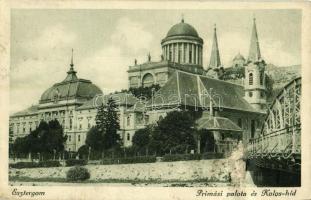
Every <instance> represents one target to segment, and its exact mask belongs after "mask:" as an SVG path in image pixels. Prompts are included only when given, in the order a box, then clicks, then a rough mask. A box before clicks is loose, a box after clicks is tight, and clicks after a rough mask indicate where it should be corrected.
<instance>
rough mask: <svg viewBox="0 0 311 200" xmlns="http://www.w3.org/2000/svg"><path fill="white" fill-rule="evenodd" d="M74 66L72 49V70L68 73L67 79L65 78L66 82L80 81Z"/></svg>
mask: <svg viewBox="0 0 311 200" xmlns="http://www.w3.org/2000/svg"><path fill="white" fill-rule="evenodd" d="M73 66H74V64H73V49H71V62H70V69H69V71H68V72H67V77H66V78H65V80H64V82H65V81H73V80H78V77H77V75H76V73H77V72H76V71H75V70H74V68H73Z"/></svg>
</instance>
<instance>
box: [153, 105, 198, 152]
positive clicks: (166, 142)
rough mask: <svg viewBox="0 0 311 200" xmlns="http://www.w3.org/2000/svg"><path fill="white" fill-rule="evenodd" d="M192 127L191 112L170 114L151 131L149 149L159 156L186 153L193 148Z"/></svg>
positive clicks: (193, 118)
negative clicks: (170, 153)
mask: <svg viewBox="0 0 311 200" xmlns="http://www.w3.org/2000/svg"><path fill="white" fill-rule="evenodd" d="M194 125H195V117H194V116H193V115H192V114H191V112H188V111H173V112H170V113H168V114H167V116H166V117H165V118H164V119H163V120H161V121H159V122H158V126H157V127H155V128H154V130H153V131H152V135H151V141H150V147H151V148H152V150H153V151H156V152H158V153H160V154H163V153H169V152H173V153H185V152H188V151H189V150H190V149H194V148H195V140H194V133H195V130H194Z"/></svg>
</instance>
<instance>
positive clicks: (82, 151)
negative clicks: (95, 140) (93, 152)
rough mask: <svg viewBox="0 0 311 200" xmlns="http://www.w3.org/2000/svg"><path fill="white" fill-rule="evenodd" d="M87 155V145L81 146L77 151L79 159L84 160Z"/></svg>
mask: <svg viewBox="0 0 311 200" xmlns="http://www.w3.org/2000/svg"><path fill="white" fill-rule="evenodd" d="M88 153H89V146H88V145H82V146H81V147H80V148H79V149H78V154H79V158H80V159H86V158H87V156H88Z"/></svg>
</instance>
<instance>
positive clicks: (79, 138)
mask: <svg viewBox="0 0 311 200" xmlns="http://www.w3.org/2000/svg"><path fill="white" fill-rule="evenodd" d="M80 141H81V135H78V142H80ZM68 142H71V135H68Z"/></svg>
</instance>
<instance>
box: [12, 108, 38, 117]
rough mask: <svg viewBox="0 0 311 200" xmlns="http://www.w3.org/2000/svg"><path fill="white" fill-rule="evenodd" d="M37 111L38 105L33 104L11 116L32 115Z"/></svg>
mask: <svg viewBox="0 0 311 200" xmlns="http://www.w3.org/2000/svg"><path fill="white" fill-rule="evenodd" d="M37 112H38V105H33V106H30V107H29V108H27V109H25V110H22V111H19V112H16V113H14V114H13V115H12V117H17V116H27V115H33V114H36V113H37Z"/></svg>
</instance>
